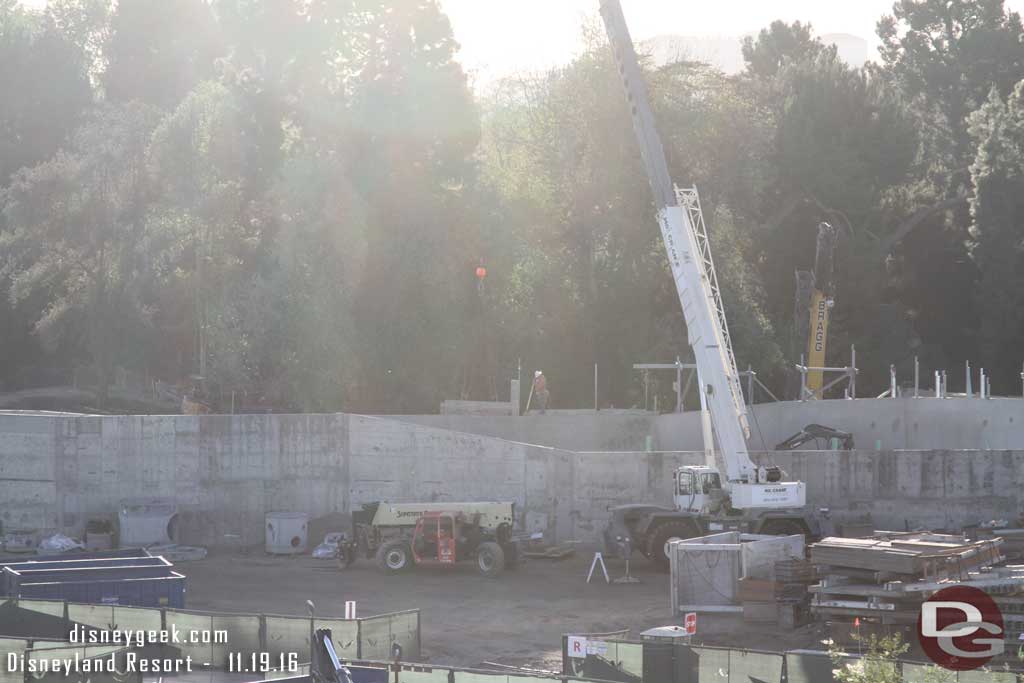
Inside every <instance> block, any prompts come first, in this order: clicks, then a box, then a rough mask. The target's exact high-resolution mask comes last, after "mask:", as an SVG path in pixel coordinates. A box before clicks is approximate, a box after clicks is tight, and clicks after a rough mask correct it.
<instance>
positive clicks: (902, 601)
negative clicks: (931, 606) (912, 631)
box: [808, 532, 1024, 624]
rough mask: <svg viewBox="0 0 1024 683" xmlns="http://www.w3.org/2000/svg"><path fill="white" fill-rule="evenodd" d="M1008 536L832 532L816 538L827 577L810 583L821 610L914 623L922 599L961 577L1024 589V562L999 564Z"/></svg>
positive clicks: (815, 558) (988, 586)
mask: <svg viewBox="0 0 1024 683" xmlns="http://www.w3.org/2000/svg"><path fill="white" fill-rule="evenodd" d="M1001 544H1002V540H1001V539H999V538H993V539H990V540H983V541H976V542H974V543H970V542H968V541H966V540H965V539H964V538H963V537H962V536H950V535H944V534H931V533H891V532H879V533H878V534H876V536H875V538H869V539H854V538H825V539H822V540H821V541H820V542H818V543H815V544H814V545H812V546H811V563H812V564H813V565H814V567H815V569H816V571H817V574H818V576H819V577H820V581H819V582H818V583H817V584H815V585H813V586H810V588H809V589H808V590H809V592H810V593H811V594H812V595H813V599H812V601H811V609H812V612H813V613H814V614H816V615H818V616H819V617H822V618H828V619H832V618H836V619H851V620H852V619H853V618H855V617H873V618H877V619H879V620H880V621H881V623H883V624H907V623H915V622H916V621H917V617H918V614H919V613H920V606H921V603H922V602H923V601H924V600H926V599H927V598H928V597H929V596H930V595H932V594H933V593H935V592H936V591H939V590H942V589H943V588H948V587H950V586H954V585H967V586H975V587H978V588H983V589H984V590H986V591H987V592H990V593H992V592H1002V593H1016V592H1017V591H1018V590H1024V567H1019V568H1018V567H999V568H996V567H995V566H996V565H997V564H999V563H1001V562H1002V561H1003V560H1004V558H1003V556H1002V554H1001V552H1000V545H1001Z"/></svg>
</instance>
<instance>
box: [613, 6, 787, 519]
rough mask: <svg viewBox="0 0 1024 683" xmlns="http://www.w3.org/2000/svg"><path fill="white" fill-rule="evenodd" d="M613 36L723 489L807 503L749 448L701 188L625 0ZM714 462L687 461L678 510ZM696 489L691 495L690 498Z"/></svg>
mask: <svg viewBox="0 0 1024 683" xmlns="http://www.w3.org/2000/svg"><path fill="white" fill-rule="evenodd" d="M601 16H602V18H603V19H604V25H605V29H606V30H607V32H608V40H609V41H610V42H611V46H612V50H613V51H614V53H615V61H616V65H617V66H618V70H619V75H620V76H621V77H622V84H623V86H624V87H625V89H626V100H627V103H628V104H629V109H630V114H631V115H632V118H633V130H634V132H635V133H636V138H637V141H638V142H639V143H640V154H641V156H642V157H643V160H644V166H645V167H646V169H647V178H648V181H649V182H650V184H651V190H652V191H653V192H654V201H655V208H656V209H657V213H658V224H659V225H660V226H661V237H662V240H663V241H664V244H665V250H666V252H667V253H668V260H669V263H670V264H671V266H672V277H673V279H674V280H675V283H676V291H677V292H678V294H679V303H680V304H682V307H683V317H684V318H685V319H686V331H687V336H688V337H689V343H690V347H691V348H692V349H693V355H694V359H695V360H696V363H697V368H698V370H699V375H700V377H701V385H702V386H701V391H702V392H703V394H704V398H705V401H706V403H707V406H708V412H710V413H711V426H712V430H713V431H714V434H715V438H716V439H717V441H718V451H717V452H716V455H717V458H718V459H719V461H720V462H719V466H718V468H717V469H718V472H719V473H720V474H724V479H725V481H724V482H721V488H722V489H724V490H726V491H728V493H729V496H730V498H731V506H732V507H733V508H735V509H738V510H746V509H752V510H756V509H761V510H766V509H775V510H780V509H785V508H797V507H803V506H804V504H805V503H806V491H805V487H804V485H803V483H802V482H798V481H790V482H784V481H780V480H781V479H782V476H783V475H782V472H781V471H780V470H779V469H778V468H777V467H757V466H755V465H754V463H753V462H752V461H751V460H750V454H749V453H748V452H747V438H748V437H749V436H750V427H749V425H748V424H747V409H746V406H745V405H744V402H743V390H742V389H741V388H740V382H739V372H737V370H736V360H735V358H734V357H733V352H732V342H731V340H730V339H729V326H728V324H727V323H726V320H725V309H723V308H722V297H721V294H720V292H719V289H718V278H717V277H716V276H715V264H714V262H713V261H712V259H711V248H710V246H709V244H708V234H707V228H706V227H705V225H704V215H703V213H702V212H701V208H700V197H699V196H698V195H697V190H696V189H690V190H679V189H676V188H675V187H674V186H673V184H672V180H671V178H670V176H669V172H668V164H667V163H666V161H665V150H664V149H663V148H662V146H661V138H660V137H659V136H658V131H657V128H655V125H654V114H653V113H652V112H651V107H650V101H649V99H648V96H647V86H646V85H645V84H644V80H643V75H642V74H641V73H640V65H639V64H638V62H637V58H636V52H635V51H634V50H633V41H632V39H631V38H630V37H629V29H628V28H627V27H626V19H625V17H623V16H622V7H621V6H620V5H619V2H618V0H601ZM708 469H710V468H696V467H683V468H680V470H679V472H678V473H677V495H676V496H675V500H676V504H677V507H678V508H679V509H687V510H699V511H705V510H710V509H711V504H712V503H713V501H712V500H711V499H709V498H708V496H707V495H704V494H701V495H699V496H698V495H697V494H696V493H693V491H695V489H690V491H691V493H690V494H684V493H683V491H682V490H681V489H682V487H683V484H679V482H680V481H682V480H683V479H684V475H689V480H690V481H695V477H700V478H701V480H702V482H703V484H702V486H703V485H706V484H708V481H707V477H708V476H714V475H712V474H711V473H710V472H706V470H708ZM687 496H689V497H687Z"/></svg>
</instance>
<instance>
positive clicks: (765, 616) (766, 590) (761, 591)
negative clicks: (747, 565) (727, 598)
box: [736, 577, 778, 623]
mask: <svg viewBox="0 0 1024 683" xmlns="http://www.w3.org/2000/svg"><path fill="white" fill-rule="evenodd" d="M777 589H778V587H777V586H776V584H775V582H774V581H771V580H767V579H752V578H746V577H744V578H742V579H740V580H739V582H738V583H737V590H736V597H737V598H738V599H739V601H740V604H741V605H743V620H744V621H749V622H768V623H775V621H776V619H778V615H777V611H776V604H775V593H776V590H777Z"/></svg>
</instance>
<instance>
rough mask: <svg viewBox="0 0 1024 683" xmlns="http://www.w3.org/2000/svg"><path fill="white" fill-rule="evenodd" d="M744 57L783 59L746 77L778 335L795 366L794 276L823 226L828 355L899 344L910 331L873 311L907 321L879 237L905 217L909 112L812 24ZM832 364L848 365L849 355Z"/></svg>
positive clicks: (759, 255) (757, 251) (762, 260)
mask: <svg viewBox="0 0 1024 683" xmlns="http://www.w3.org/2000/svg"><path fill="white" fill-rule="evenodd" d="M780 46H781V47H780ZM747 54H748V56H749V57H751V58H754V57H755V56H756V55H769V56H772V55H774V56H778V55H781V56H778V57H777V59H775V61H774V62H772V63H773V64H776V63H777V66H775V67H773V68H772V69H767V68H764V67H762V68H754V64H755V63H754V62H752V63H751V68H749V69H748V73H747V74H746V75H745V76H744V77H743V78H744V82H745V83H749V84H750V85H749V86H748V87H749V88H750V90H752V91H753V92H754V93H755V97H756V101H757V104H758V105H759V106H760V107H761V108H762V110H763V111H764V112H765V118H767V119H768V121H769V122H770V124H771V127H772V133H771V137H772V139H771V141H770V144H769V145H768V149H767V151H766V152H765V153H764V154H763V155H762V157H761V161H760V167H761V168H762V169H764V170H763V171H762V173H763V176H764V178H763V182H762V184H761V185H760V186H759V187H757V188H756V189H755V192H757V196H758V198H759V201H760V204H759V205H758V206H757V207H756V209H755V210H752V211H751V213H752V214H753V215H755V216H757V217H758V218H759V221H758V222H759V223H760V227H759V229H758V230H757V231H756V232H755V233H754V235H753V237H752V245H751V257H750V258H751V260H753V261H754V262H756V263H757V264H758V270H759V271H760V274H761V277H762V281H763V283H764V287H765V290H766V293H767V296H766V301H765V313H766V314H767V316H768V318H769V319H771V320H773V321H775V323H776V329H777V333H778V334H779V336H780V337H785V336H789V337H790V338H792V339H793V342H792V344H793V346H792V347H791V348H790V351H789V354H788V355H789V357H790V360H791V362H795V361H796V360H797V359H798V357H799V354H800V353H803V351H804V349H805V348H806V343H807V342H806V339H797V338H796V337H795V334H794V333H793V332H791V330H792V329H793V326H794V325H795V321H794V320H793V301H794V293H795V284H794V277H793V273H794V271H795V270H798V269H800V270H808V269H810V268H811V267H812V266H813V263H814V250H815V242H816V232H817V225H818V223H819V222H821V221H826V222H829V223H831V224H832V225H833V226H835V227H836V228H838V230H839V234H840V240H839V244H838V248H837V252H836V275H835V289H836V292H835V293H836V302H837V304H836V308H835V309H834V312H833V315H834V318H833V321H832V325H831V326H830V332H829V335H830V343H829V346H828V348H829V349H831V351H830V355H831V354H839V353H842V354H844V356H845V353H846V349H847V348H848V345H849V344H851V343H855V344H857V345H858V347H862V348H867V345H870V344H876V345H877V344H881V345H882V346H885V347H886V348H893V347H902V346H906V343H907V341H908V339H907V338H906V337H905V336H901V335H903V334H904V333H906V332H907V331H908V329H910V328H908V326H906V325H889V326H887V327H884V328H879V327H878V326H876V325H875V324H874V323H873V321H874V320H876V319H877V318H876V317H873V316H874V314H875V313H876V312H877V311H878V310H880V309H881V308H883V307H887V308H886V310H889V311H891V313H892V316H891V317H894V318H900V317H903V318H906V317H907V314H906V310H905V309H906V306H905V305H903V304H902V303H900V302H899V301H898V300H895V301H894V298H895V297H897V296H898V292H897V291H895V290H893V289H891V288H889V287H888V285H889V282H888V279H889V277H888V275H887V273H886V272H885V259H884V254H883V253H880V252H879V249H878V242H879V239H880V237H882V236H884V235H886V233H887V232H888V231H890V230H892V229H893V228H894V224H895V223H896V221H895V220H894V219H893V216H894V215H895V216H899V215H901V211H902V206H901V204H900V199H901V197H902V195H901V193H900V190H901V188H902V187H903V186H904V184H905V183H907V182H909V181H910V180H911V178H912V173H913V171H914V170H915V165H914V161H915V158H916V154H917V149H918V147H917V136H916V132H915V130H914V125H913V120H912V118H911V117H910V116H908V114H907V112H906V110H905V108H904V106H903V105H902V103H901V102H900V101H899V100H898V99H897V98H895V97H893V95H892V93H891V92H889V91H887V90H886V89H885V88H884V83H883V82H882V81H880V80H879V79H875V78H871V77H870V74H869V73H867V72H866V71H865V70H864V69H861V68H855V67H851V66H849V65H847V64H845V63H844V62H843V61H842V60H840V59H839V57H838V53H837V50H836V48H835V47H834V46H829V47H822V46H821V45H820V43H818V42H817V41H816V40H815V39H813V37H811V35H810V33H809V29H808V28H807V27H803V26H799V27H796V26H794V27H792V28H790V27H787V26H786V25H784V24H777V25H773V30H772V31H765V32H762V34H761V36H760V37H759V39H758V41H757V42H752V43H751V44H749V45H748V50H747ZM765 74H767V75H765ZM879 333H881V334H882V337H881V338H880V337H879V336H878V335H879ZM830 364H833V363H830ZM834 364H842V365H845V364H846V363H845V358H844V361H843V362H837V363H834ZM873 379H874V378H873V377H872V373H871V372H870V371H868V372H866V373H865V374H864V375H862V376H861V381H862V382H863V383H865V384H867V385H868V386H870V385H871V384H872V380H873ZM879 379H884V378H879Z"/></svg>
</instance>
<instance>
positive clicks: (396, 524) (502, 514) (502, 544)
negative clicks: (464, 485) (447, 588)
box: [338, 502, 520, 578]
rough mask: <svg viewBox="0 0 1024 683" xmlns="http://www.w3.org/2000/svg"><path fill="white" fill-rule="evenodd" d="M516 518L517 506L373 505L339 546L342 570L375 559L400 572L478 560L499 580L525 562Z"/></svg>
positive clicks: (480, 567)
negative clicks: (515, 527)
mask: <svg viewBox="0 0 1024 683" xmlns="http://www.w3.org/2000/svg"><path fill="white" fill-rule="evenodd" d="M514 519H515V504H514V503H400V504H393V503H380V502H378V503H368V504H366V505H363V509H362V510H360V511H358V512H354V513H353V514H352V534H351V536H350V537H349V536H348V535H346V537H345V538H344V539H342V542H341V543H340V544H339V545H338V566H339V567H340V568H342V569H345V568H348V567H349V566H351V565H352V563H354V562H355V561H356V559H357V558H359V557H360V556H362V557H366V558H371V557H372V558H376V560H377V564H378V566H380V568H381V569H383V570H384V571H386V572H389V573H392V574H395V573H398V572H403V571H407V570H409V569H412V568H413V567H414V566H441V567H452V566H455V565H456V564H457V563H459V562H463V561H466V562H468V561H472V562H475V563H476V566H477V569H478V570H479V572H480V574H482V575H483V576H486V577H489V578H493V577H496V576H498V575H500V574H501V573H502V572H503V571H504V570H505V569H514V568H515V567H516V566H517V565H518V564H519V546H518V543H519V540H520V539H519V538H518V537H517V536H515V535H514V534H513V533H512V524H513V520H514Z"/></svg>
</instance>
